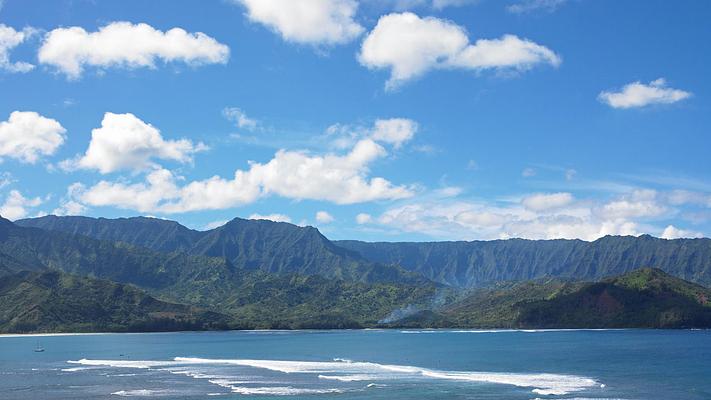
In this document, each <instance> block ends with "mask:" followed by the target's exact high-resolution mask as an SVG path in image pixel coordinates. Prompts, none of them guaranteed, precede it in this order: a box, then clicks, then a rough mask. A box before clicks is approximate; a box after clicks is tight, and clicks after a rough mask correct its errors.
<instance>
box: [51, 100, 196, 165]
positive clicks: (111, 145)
mask: <svg viewBox="0 0 711 400" xmlns="http://www.w3.org/2000/svg"><path fill="white" fill-rule="evenodd" d="M206 149H207V146H205V145H204V144H202V143H197V144H194V143H193V142H191V141H190V140H187V139H180V140H165V139H163V136H162V135H161V133H160V131H159V130H158V129H157V128H155V127H154V126H153V125H151V124H147V123H145V122H143V121H141V120H140V119H139V118H137V117H136V116H135V115H133V114H130V113H127V114H114V113H106V114H104V118H103V120H102V121H101V128H96V129H94V130H92V131H91V142H90V143H89V148H88V149H87V150H86V153H85V154H84V155H83V156H81V157H78V158H77V159H73V160H66V161H64V162H62V164H61V165H62V167H63V168H65V169H69V170H71V169H75V168H82V169H95V170H98V171H99V172H101V173H102V174H107V173H110V172H115V171H118V170H122V169H131V170H134V171H140V170H146V169H150V168H156V164H155V163H154V162H153V161H152V160H153V159H161V160H173V161H177V162H181V163H186V162H192V159H193V154H195V153H196V152H199V151H204V150H206Z"/></svg>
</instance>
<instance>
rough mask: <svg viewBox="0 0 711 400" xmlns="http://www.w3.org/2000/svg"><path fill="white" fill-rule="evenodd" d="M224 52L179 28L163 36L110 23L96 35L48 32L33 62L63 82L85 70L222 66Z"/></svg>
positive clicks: (212, 41) (226, 55)
mask: <svg viewBox="0 0 711 400" xmlns="http://www.w3.org/2000/svg"><path fill="white" fill-rule="evenodd" d="M229 54H230V49H229V47H227V46H226V45H224V44H222V43H219V42H218V41H217V40H215V39H213V38H212V37H210V36H208V35H206V34H204V33H202V32H197V33H190V32H186V31H185V30H184V29H181V28H173V29H170V30H168V31H166V32H163V31H160V30H157V29H155V28H153V27H152V26H150V25H148V24H144V23H140V24H132V23H130V22H112V23H110V24H108V25H106V26H104V27H102V28H100V29H99V30H98V31H96V32H87V31H86V30H84V29H83V28H81V27H78V26H74V27H69V28H57V29H54V30H52V31H50V32H49V33H47V35H46V36H45V38H44V42H43V43H42V47H40V49H39V53H38V59H39V62H40V63H42V64H45V65H51V66H53V67H55V68H56V69H57V70H58V71H60V72H62V73H64V74H65V75H66V76H67V77H68V78H69V79H78V78H79V77H81V74H82V72H83V71H84V67H85V66H94V67H98V68H102V69H103V68H110V67H122V68H127V69H134V68H155V67H156V62H157V61H158V60H161V61H163V62H166V63H168V62H184V63H187V64H189V65H203V64H220V63H221V64H224V63H226V62H227V60H228V59H229Z"/></svg>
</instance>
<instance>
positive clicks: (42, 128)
mask: <svg viewBox="0 0 711 400" xmlns="http://www.w3.org/2000/svg"><path fill="white" fill-rule="evenodd" d="M65 133H66V129H64V127H62V125H61V124H60V123H59V122H57V121H56V120H53V119H51V118H46V117H43V116H41V115H39V114H38V113H36V112H33V111H14V112H12V113H11V114H10V118H9V119H8V120H7V121H2V122H0V160H1V159H2V157H10V158H15V159H17V160H20V161H22V162H25V163H30V164H33V163H35V162H37V160H39V159H40V157H42V156H49V155H52V154H54V153H55V152H56V151H57V149H58V148H59V146H61V145H62V143H64V140H65Z"/></svg>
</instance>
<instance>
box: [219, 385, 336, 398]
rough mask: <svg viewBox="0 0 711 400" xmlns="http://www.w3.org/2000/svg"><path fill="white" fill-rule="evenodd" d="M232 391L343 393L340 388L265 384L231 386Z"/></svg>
mask: <svg viewBox="0 0 711 400" xmlns="http://www.w3.org/2000/svg"><path fill="white" fill-rule="evenodd" d="M231 390H232V393H239V394H263V395H271V396H294V395H299V394H327V393H343V390H341V389H305V388H295V387H291V386H266V387H245V386H233V387H232V388H231Z"/></svg>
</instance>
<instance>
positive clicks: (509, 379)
mask: <svg viewBox="0 0 711 400" xmlns="http://www.w3.org/2000/svg"><path fill="white" fill-rule="evenodd" d="M69 363H71V364H77V365H83V366H93V367H99V366H100V367H112V368H139V369H146V368H158V369H165V370H168V371H169V372H171V373H175V374H183V375H187V376H190V377H193V378H195V379H208V381H209V382H210V383H212V384H214V385H217V386H220V387H223V388H226V389H229V390H230V391H232V392H233V393H239V394H268V395H283V396H288V395H299V394H301V395H304V394H318V393H340V392H342V391H343V390H342V389H336V388H320V387H319V388H299V387H293V386H290V385H279V386H265V385H264V383H265V382H260V381H258V380H253V379H244V378H245V377H242V378H237V377H232V376H227V375H219V374H209V373H205V372H204V371H202V370H196V369H191V368H189V367H193V368H194V367H195V366H199V367H205V366H240V367H249V368H256V369H263V370H269V371H274V372H280V373H284V374H311V375H312V376H314V377H316V378H318V379H320V380H328V381H340V382H359V381H369V382H370V383H373V382H381V381H388V380H403V381H413V380H445V381H457V382H475V383H487V384H501V385H511V386H516V387H525V388H531V389H532V392H534V393H536V394H540V395H565V394H569V393H574V392H580V391H583V390H587V389H591V388H594V387H600V386H601V385H600V383H599V382H597V381H596V380H594V379H592V378H587V377H583V376H576V375H562V374H550V373H504V372H471V371H441V370H435V369H428V368H421V367H416V366H409V365H389V364H378V363H373V362H357V361H351V360H341V359H338V361H324V362H320V361H284V360H250V359H232V360H231V359H210V358H195V357H175V358H174V359H173V360H171V361H149V360H131V361H127V360H89V359H81V360H78V361H69ZM247 384H256V385H259V386H254V387H252V386H245V385H247ZM366 387H373V386H370V384H369V385H368V386H366Z"/></svg>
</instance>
